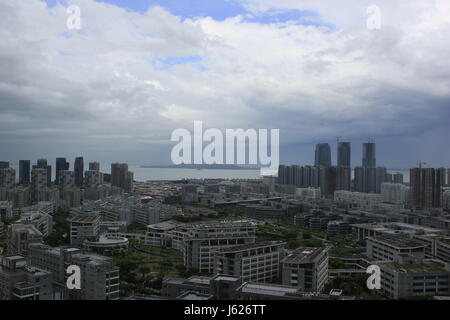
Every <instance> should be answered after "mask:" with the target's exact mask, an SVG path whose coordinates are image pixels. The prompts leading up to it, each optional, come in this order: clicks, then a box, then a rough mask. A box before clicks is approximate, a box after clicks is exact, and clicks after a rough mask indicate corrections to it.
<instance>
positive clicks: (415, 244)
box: [367, 235, 425, 249]
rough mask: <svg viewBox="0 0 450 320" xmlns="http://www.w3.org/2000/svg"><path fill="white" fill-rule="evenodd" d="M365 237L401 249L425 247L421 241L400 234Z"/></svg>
mask: <svg viewBox="0 0 450 320" xmlns="http://www.w3.org/2000/svg"><path fill="white" fill-rule="evenodd" d="M367 239H373V240H375V241H379V242H382V243H385V244H387V245H389V246H392V247H396V248H401V249H407V248H421V247H425V245H424V244H423V243H420V242H419V241H417V240H414V239H409V238H406V237H405V236H401V235H384V236H376V237H368V238H367Z"/></svg>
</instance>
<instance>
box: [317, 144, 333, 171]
mask: <svg viewBox="0 0 450 320" xmlns="http://www.w3.org/2000/svg"><path fill="white" fill-rule="evenodd" d="M314 165H316V166H323V167H329V166H331V148H330V145H329V144H328V143H319V144H318V145H316V156H315V161H314Z"/></svg>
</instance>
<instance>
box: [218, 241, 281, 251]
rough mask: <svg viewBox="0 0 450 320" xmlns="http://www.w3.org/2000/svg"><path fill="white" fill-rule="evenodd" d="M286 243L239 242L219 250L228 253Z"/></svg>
mask: <svg viewBox="0 0 450 320" xmlns="http://www.w3.org/2000/svg"><path fill="white" fill-rule="evenodd" d="M282 244H284V242H282V241H264V242H255V243H248V244H239V245H236V246H232V247H228V248H223V249H219V250H217V252H218V253H228V252H236V251H245V250H251V249H257V248H262V247H268V246H279V245H282Z"/></svg>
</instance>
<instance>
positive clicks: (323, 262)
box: [281, 247, 328, 292]
mask: <svg viewBox="0 0 450 320" xmlns="http://www.w3.org/2000/svg"><path fill="white" fill-rule="evenodd" d="M281 265H282V284H283V285H287V286H293V287H297V288H299V289H300V290H302V291H304V292H321V291H322V290H323V288H324V286H325V284H326V283H327V282H328V249H327V248H305V247H302V248H298V249H296V250H295V251H293V252H292V253H291V254H289V255H287V256H286V257H285V258H284V259H283V260H282V261H281Z"/></svg>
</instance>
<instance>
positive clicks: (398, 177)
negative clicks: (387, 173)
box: [394, 172, 403, 183]
mask: <svg viewBox="0 0 450 320" xmlns="http://www.w3.org/2000/svg"><path fill="white" fill-rule="evenodd" d="M394 183H403V174H402V173H400V172H397V173H394Z"/></svg>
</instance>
